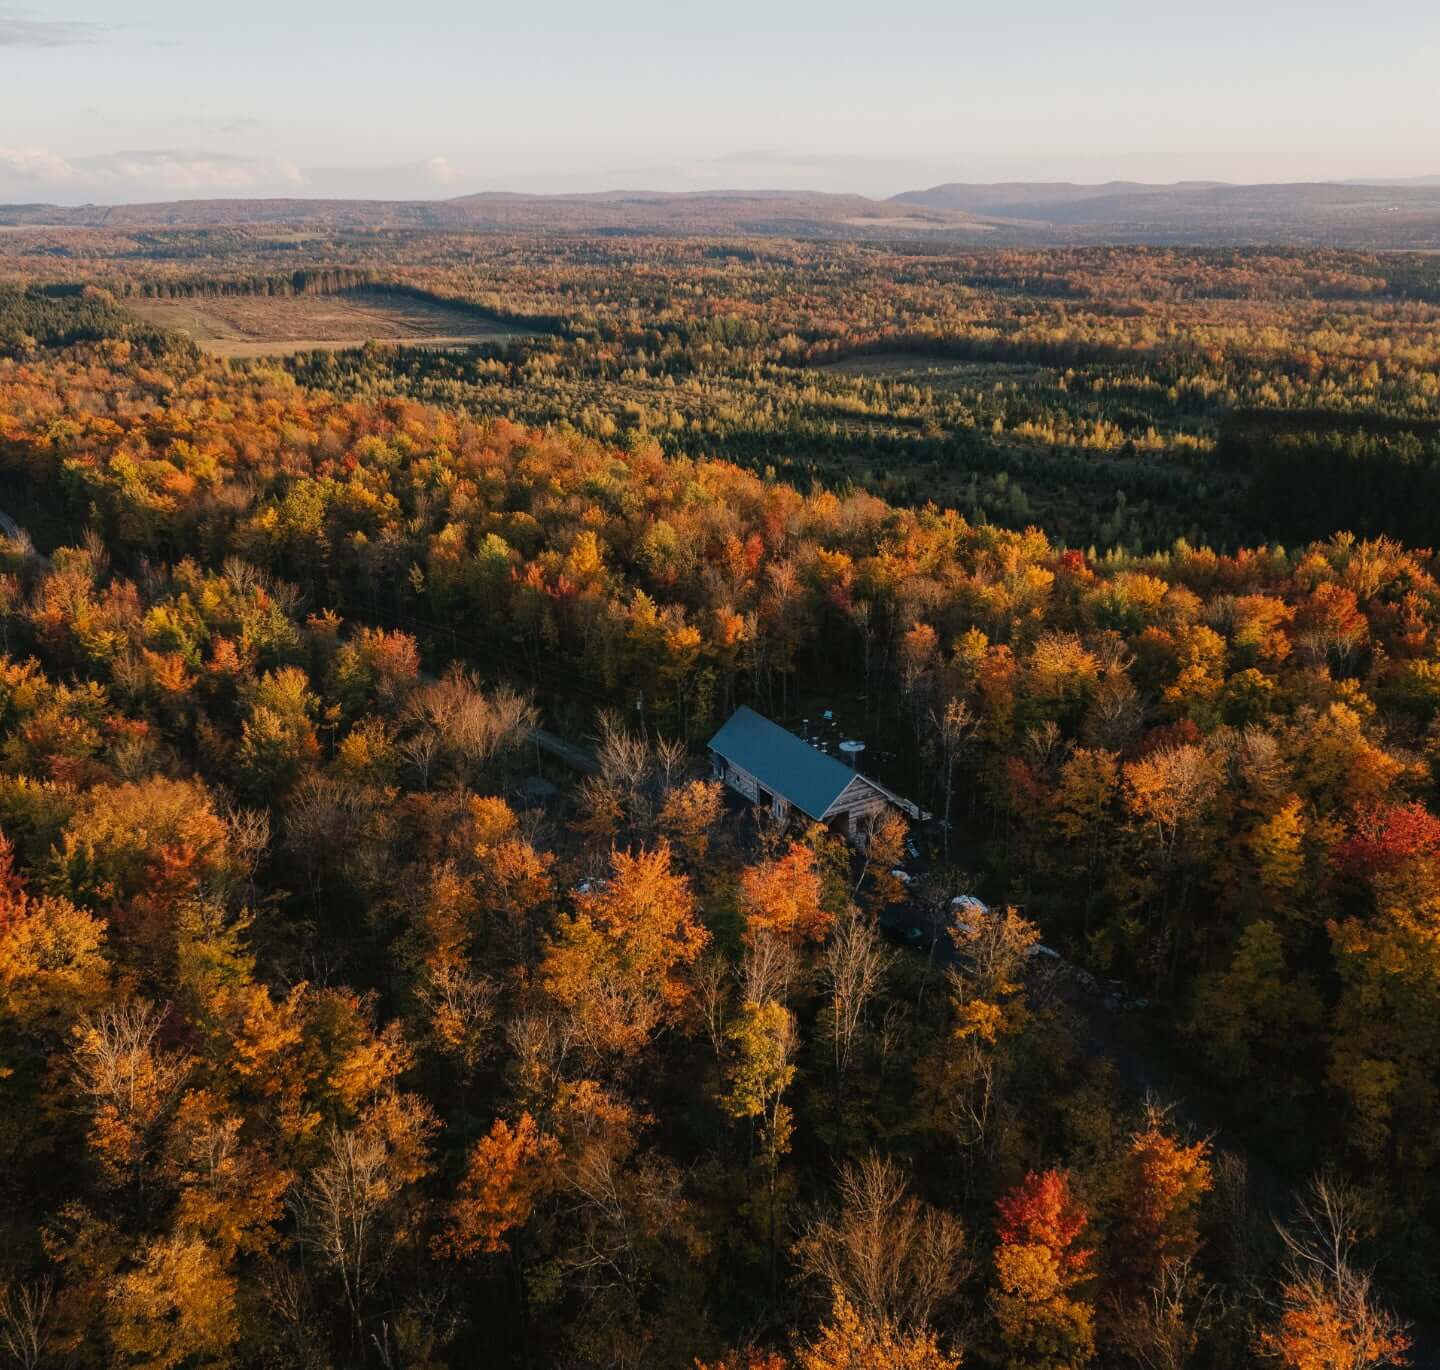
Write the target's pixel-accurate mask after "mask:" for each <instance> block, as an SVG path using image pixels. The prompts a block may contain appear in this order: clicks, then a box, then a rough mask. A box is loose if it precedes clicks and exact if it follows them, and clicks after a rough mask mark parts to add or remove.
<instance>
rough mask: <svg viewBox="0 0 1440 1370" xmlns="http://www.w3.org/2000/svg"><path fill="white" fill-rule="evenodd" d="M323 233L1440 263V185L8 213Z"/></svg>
mask: <svg viewBox="0 0 1440 1370" xmlns="http://www.w3.org/2000/svg"><path fill="white" fill-rule="evenodd" d="M242 225H256V226H265V225H271V226H274V225H287V226H289V225H312V226H325V227H329V228H332V229H355V230H365V229H401V230H403V229H411V230H432V231H448V232H504V231H512V232H521V231H523V232H560V233H637V234H643V233H671V234H676V233H694V234H735V235H777V236H792V237H830V238H856V239H915V238H932V239H939V240H942V241H943V240H955V241H960V242H967V243H976V244H979V243H985V244H993V245H997V246H999V245H1007V246H1015V245H1034V246H1049V245H1066V244H1087V243H1101V242H1116V243H1122V242H1138V243H1154V244H1158V245H1166V244H1174V245H1181V244H1186V245H1190V244H1194V245H1206V244H1210V245H1216V246H1246V245H1259V244H1267V245H1282V246H1283V245H1295V246H1331V247H1369V248H1376V249H1395V248H1414V249H1424V250H1440V176H1437V177H1421V178H1418V179H1416V180H1413V181H1408V182H1404V183H1391V182H1378V181H1376V182H1371V181H1345V182H1338V181H1335V182H1331V181H1325V182H1300V183H1293V184H1269V185H1234V184H1229V183H1226V182H1222V181H1181V182H1177V183H1175V184H1172V185H1153V184H1146V183H1143V182H1136V181H1110V182H1105V183H1102V184H1097V185H1081V184H1074V183H1070V182H1059V181H1057V182H1026V181H1016V182H1000V183H994V184H967V183H962V182H954V183H948V184H944V185H937V186H931V187H930V188H929V189H926V190H912V191H906V192H904V193H903V194H900V195H895V196H892V197H891V198H889V199H883V200H881V199H871V198H868V197H866V196H863V195H849V194H829V193H822V192H818V191H791V190H783V189H782V190H774V189H769V190H704V191H686V192H670V191H647V190H614V191H604V192H598V193H582V194H562V195H534V194H521V193H514V192H508V191H481V192H478V193H475V194H470V195H461V196H457V197H455V198H453V199H446V200H337V199H324V200H320V199H316V200H307V199H299V198H295V199H259V200H178V201H171V202H166V203H156V204H143V205H82V206H75V207H61V206H55V205H37V204H27V205H8V206H0V226H5V227H9V228H18V227H45V228H108V229H115V230H121V231H124V230H131V229H143V228H189V229H216V228H228V227H238V226H242Z"/></svg>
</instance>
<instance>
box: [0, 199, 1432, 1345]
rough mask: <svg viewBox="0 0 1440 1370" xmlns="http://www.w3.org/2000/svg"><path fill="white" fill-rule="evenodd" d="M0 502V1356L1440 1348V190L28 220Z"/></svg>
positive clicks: (9, 326) (2, 254)
mask: <svg viewBox="0 0 1440 1370" xmlns="http://www.w3.org/2000/svg"><path fill="white" fill-rule="evenodd" d="M387 320H388V321H389V322H388V323H387V322H386V321H387ZM326 330H329V331H326ZM387 330H388V331H387ZM0 511H3V513H4V515H5V516H6V520H4V521H0V522H3V523H4V530H3V536H0V1363H3V1364H14V1365H17V1366H22V1367H26V1368H27V1370H36V1368H38V1367H72V1366H73V1367H110V1366H125V1367H142V1366H143V1367H154V1368H155V1370H179V1368H181V1367H184V1368H186V1370H188V1368H190V1367H224V1366H267V1367H270V1366H274V1367H313V1368H314V1370H322V1368H323V1367H328V1366H340V1367H355V1368H356V1370H358V1368H359V1367H380V1368H383V1370H400V1368H401V1367H404V1368H406V1370H441V1367H447V1366H448V1367H471V1366H482V1367H490V1366H494V1367H497V1370H508V1368H510V1367H516V1368H521V1367H523V1368H524V1370H542V1368H543V1367H562V1368H565V1370H569V1368H570V1367H574V1368H575V1370H592V1368H593V1370H602V1368H606V1370H608V1368H609V1367H615V1368H616V1370H621V1368H623V1370H649V1367H657V1368H659V1370H668V1368H669V1367H675V1370H886V1368H888V1367H900V1368H902V1370H957V1367H961V1366H964V1367H977V1368H979V1370H983V1368H984V1367H993V1368H994V1370H1002V1368H1003V1370H1082V1367H1091V1366H1093V1367H1097V1370H1109V1368H1111V1367H1115V1368H1117V1370H1240V1368H1241V1367H1251V1366H1267V1365H1268V1366H1276V1367H1284V1368H1288V1370H1368V1368H1369V1367H1380V1366H1404V1365H1413V1366H1424V1365H1427V1364H1436V1363H1440V1360H1437V1359H1435V1358H1440V557H1437V552H1436V550H1435V548H1436V547H1437V546H1440V257H1436V256H1434V255H1424V254H1406V253H1384V254H1381V253H1373V254H1372V253H1366V252H1358V251H1341V250H1338V249H1335V250H1331V249H1324V248H1316V249H1313V250H1306V251H1287V250H1281V249H1273V250H1268V249H1239V248H1237V249H1224V250H1219V249H1214V250H1207V249H1182V248H1157V247H1150V248H1145V247H1083V248H1082V247H1077V248H1044V249H1041V248H1035V249H1027V248H1005V249H991V250H988V251H987V250H980V249H971V248H965V247H960V248H957V247H955V246H954V245H953V244H952V245H949V246H941V245H935V244H927V243H925V242H923V241H921V242H910V243H898V244H887V243H884V242H879V241H875V242H869V241H866V242H858V241H857V242H846V241H823V240H800V239H794V240H792V239H787V238H782V237H774V238H721V237H691V236H686V235H683V234H677V235H673V236H666V235H660V234H657V235H646V234H640V233H635V234H630V233H618V232H617V233H614V234H610V235H601V236H586V235H583V234H578V233H574V234H561V233H555V234H541V233H531V234H520V233H508V232H491V233H475V234H463V233H449V232H441V231H429V230H426V231H421V230H409V229H404V228H364V229H361V228H357V229H353V230H352V229H344V228H336V227H323V228H317V229H312V230H307V231H303V232H302V231H298V230H297V231H295V232H286V231H281V230H279V229H277V228H275V227H274V226H273V225H271V226H268V227H265V228H246V227H243V226H240V227H236V226H226V227H217V228H212V229H187V228H156V229H154V230H143V229H139V228H133V227H127V228H123V229H111V228H104V227H98V228H38V227H37V228H25V229H17V230H15V231H12V232H7V233H5V234H4V235H0ZM740 705H748V706H750V707H751V708H753V709H755V710H757V711H758V712H760V713H762V714H764V715H766V716H767V717H769V718H771V719H774V720H775V721H777V722H779V723H781V724H783V725H784V726H785V727H787V728H790V729H792V730H793V731H795V732H797V733H800V734H802V735H804V736H807V737H817V738H819V739H820V740H821V741H822V742H824V743H825V744H826V745H827V746H829V747H831V748H832V750H833V744H834V742H836V741H838V740H839V739H840V738H841V737H842V736H844V737H855V738H858V739H860V740H862V741H864V742H865V743H866V752H865V759H864V762H863V765H864V768H865V769H866V770H867V771H868V772H870V773H872V774H873V775H874V776H875V777H876V778H877V779H878V780H880V781H881V782H883V784H884V785H886V786H888V787H889V788H890V789H891V790H893V791H894V792H895V793H897V794H899V795H903V796H906V797H908V798H909V799H910V800H912V801H913V803H914V804H915V805H916V807H917V810H918V811H920V812H921V813H922V815H923V816H922V817H921V818H918V819H917V818H914V817H913V816H912V817H905V816H903V815H902V814H900V813H899V812H898V811H895V810H893V809H892V810H889V811H887V812H885V813H883V814H879V815H877V816H874V817H872V818H871V819H870V820H868V821H867V822H866V824H865V825H864V828H863V830H862V831H859V832H856V833H851V834H848V835H842V834H840V833H838V832H836V831H834V830H832V829H831V828H829V827H826V826H824V825H821V824H817V823H811V822H808V821H806V820H805V819H804V818H803V816H801V815H799V814H798V813H792V814H791V815H790V816H789V818H788V820H784V819H781V818H777V817H776V815H775V813H774V812H773V811H772V810H771V809H769V808H764V809H762V808H758V807H755V806H754V805H752V804H751V803H749V802H748V801H746V800H745V799H743V798H742V797H741V796H740V795H738V794H736V793H735V792H733V791H732V790H729V789H727V788H726V787H725V786H724V785H722V783H721V782H720V781H719V780H717V779H715V778H714V777H713V774H712V768H711V765H710V761H709V757H708V755H707V751H706V743H707V741H708V740H709V739H710V737H711V736H712V735H713V734H714V733H715V732H716V730H717V729H718V728H719V727H720V726H721V725H722V724H723V723H724V722H725V720H726V719H727V718H728V717H729V716H730V714H731V713H732V712H733V710H734V709H735V708H736V707H738V706H740ZM542 744H543V745H542ZM846 836H848V837H849V838H850V839H851V840H848V841H847V840H846Z"/></svg>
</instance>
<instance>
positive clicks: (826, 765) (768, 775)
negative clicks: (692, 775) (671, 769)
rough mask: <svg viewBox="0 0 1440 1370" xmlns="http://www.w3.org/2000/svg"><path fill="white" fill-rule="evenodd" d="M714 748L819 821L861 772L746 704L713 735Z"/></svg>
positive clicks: (773, 792) (713, 749) (769, 788)
mask: <svg viewBox="0 0 1440 1370" xmlns="http://www.w3.org/2000/svg"><path fill="white" fill-rule="evenodd" d="M710 749H711V750H712V751H716V752H719V753H720V755H721V756H723V757H724V758H725V759H726V760H727V761H731V762H734V764H735V765H737V766H739V767H740V768H741V769H742V770H746V771H749V772H750V774H751V775H753V776H754V777H755V778H756V779H757V780H758V781H759V782H760V783H761V784H762V785H764V786H765V788H766V789H767V790H769V791H770V792H771V793H772V794H778V795H783V796H784V797H785V798H786V799H788V800H789V801H790V802H791V803H792V804H793V805H794V806H795V807H796V808H797V809H799V810H800V811H801V812H802V813H805V814H808V815H809V816H810V817H811V818H813V819H816V820H817V821H818V820H819V819H822V818H824V817H825V814H826V812H827V811H828V810H829V808H830V806H831V805H832V804H833V803H834V802H835V801H836V800H837V799H839V798H840V794H841V791H843V790H844V788H845V787H846V786H847V785H848V784H849V783H850V782H851V781H852V780H854V779H855V776H856V772H855V771H853V770H851V769H850V767H849V766H847V765H846V764H845V763H844V762H843V761H837V760H836V759H835V758H834V757H833V756H826V755H825V753H824V752H822V751H817V750H816V749H815V748H814V747H812V746H811V745H810V744H809V743H808V742H802V741H801V740H800V739H799V738H798V737H796V736H795V734H794V733H792V732H787V731H786V730H785V729H784V728H782V727H781V726H780V725H779V724H778V723H772V722H771V721H770V720H769V719H768V718H766V717H765V716H764V715H763V714H757V713H756V712H755V710H754V709H747V708H746V707H745V706H744V705H743V704H742V705H741V706H740V707H739V708H738V709H736V710H735V712H734V713H733V714H731V715H730V720H729V722H727V723H726V724H725V726H724V727H723V728H721V729H720V731H719V732H718V733H716V734H715V736H714V737H712V738H711V739H710Z"/></svg>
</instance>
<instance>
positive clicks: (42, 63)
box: [0, 0, 1440, 204]
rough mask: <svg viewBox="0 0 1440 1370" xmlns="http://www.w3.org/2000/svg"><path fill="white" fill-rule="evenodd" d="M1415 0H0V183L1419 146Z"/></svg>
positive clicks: (1234, 172)
mask: <svg viewBox="0 0 1440 1370" xmlns="http://www.w3.org/2000/svg"><path fill="white" fill-rule="evenodd" d="M1437 71H1440V4H1437V3H1436V0H1371V2H1370V3H1368V4H1364V5H1357V4H1355V3H1353V0H1347V2H1346V3H1340V0H1303V2H1297V0H1243V2H1242V0H1208V3H1206V4H1205V5H1203V6H1201V5H1192V4H1182V3H1178V0H1168V3H1167V0H1144V3H1142V2H1141V0H1089V3H1086V4H1080V3H1077V2H1076V0H1024V3H1019V2H1018V0H1012V2H1011V3H1009V4H1003V3H997V0H986V3H983V4H976V3H971V0H908V2H907V0H869V2H868V3H863V4H862V3H852V2H851V0H768V2H766V3H759V2H757V0H726V3H723V4H708V5H700V4H695V3H692V0H607V3H603V4H602V3H596V0H546V2H545V3H543V4H542V3H534V2H533V0H532V2H531V3H523V2H522V0H505V3H503V4H499V3H494V0H408V3H400V2H399V0H386V3H374V2H373V0H285V2H283V3H282V2H281V0H241V2H240V3H236V2H235V0H224V3H220V2H219V0H31V3H30V4H28V5H11V4H7V3H4V0H0V202H5V203H17V202H33V201H44V202H49V203H56V204H81V203H88V202H99V203H128V202H144V201H147V200H170V199H190V198H208V197H211V196H240V197H257V196H268V195H301V196H344V197H370V198H385V199H389V198H441V197H448V196H452V195H462V194H468V193H471V192H474V191H481V190H511V191H529V192H547V193H548V192H560V191H592V190H613V189H652V190H700V189H742V188H743V189H755V188H772V189H773V188H785V189H805V190H827V191H851V192H856V193H860V194H866V195H874V196H885V195H892V194H896V193H898V192H900V191H902V190H912V189H917V188H923V187H926V186H931V185H935V184H938V183H940V182H944V181H1008V180H1069V181H1081V182H1096V181H1106V180H1111V179H1129V180H1144V181H1161V182H1170V181H1176V180H1191V179H1195V180H1226V181H1236V182H1255V181H1279V180H1285V181H1294V180H1339V179H1352V178H1361V177H1369V178H1397V179H1398V178H1407V177H1420V176H1434V175H1440V96H1437V76H1436V73H1437Z"/></svg>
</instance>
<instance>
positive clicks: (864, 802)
mask: <svg viewBox="0 0 1440 1370" xmlns="http://www.w3.org/2000/svg"><path fill="white" fill-rule="evenodd" d="M889 806H890V801H889V800H888V799H887V798H886V797H885V795H884V794H883V793H881V791H879V790H877V789H876V788H875V786H874V785H872V784H870V782H869V781H867V780H866V779H865V777H864V776H863V775H857V776H856V777H855V779H854V780H852V781H851V782H850V783H849V784H848V785H846V786H845V788H844V789H843V790H841V791H840V795H839V798H837V799H836V800H835V802H834V803H833V804H832V805H831V806H830V807H829V809H828V810H827V811H826V813H825V821H826V822H827V823H829V822H836V821H837V820H844V827H845V828H846V830H847V831H849V832H851V833H854V832H855V831H856V830H857V828H859V827H860V826H861V825H863V823H864V822H865V820H866V819H867V818H869V817H870V816H871V815H872V814H876V813H879V812H881V811H882V810H883V809H886V808H888V807H889Z"/></svg>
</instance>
